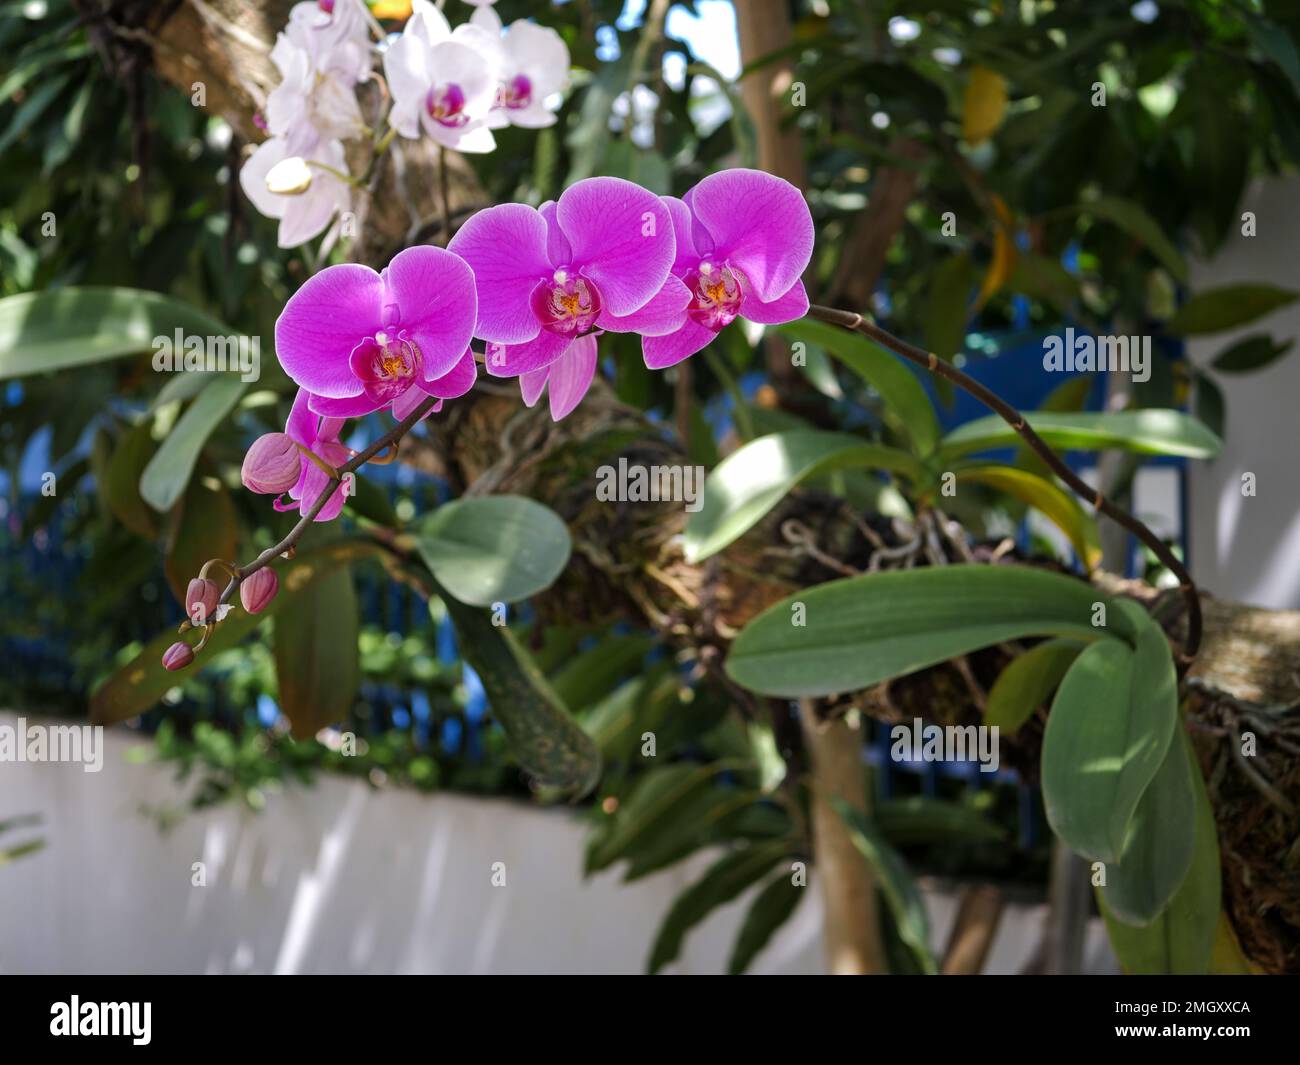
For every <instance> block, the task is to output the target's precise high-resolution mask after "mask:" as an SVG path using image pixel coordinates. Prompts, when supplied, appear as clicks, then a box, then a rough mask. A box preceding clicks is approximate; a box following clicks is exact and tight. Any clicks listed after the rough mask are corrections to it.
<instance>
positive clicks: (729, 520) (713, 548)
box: [684, 429, 921, 564]
mask: <svg viewBox="0 0 1300 1065" xmlns="http://www.w3.org/2000/svg"><path fill="white" fill-rule="evenodd" d="M845 467H871V468H877V469H886V470H894V471H896V472H900V473H904V474H906V475H908V476H909V477H919V476H920V472H921V471H920V464H919V463H918V462H917V461H916V459H914V458H913V457H912V456H911V455H909V454H908V453H907V452H906V451H900V450H898V449H897V448H891V447H885V446H883V445H881V444H872V443H868V442H867V441H865V440H863V439H862V438H861V437H858V436H852V435H850V434H849V433H830V432H822V431H820V430H816V429H791V430H788V431H786V432H782V433H773V434H772V435H771V436H763V437H759V439H757V440H752V441H750V442H749V443H748V444H746V445H745V446H744V447H742V448H739V449H737V450H736V451H733V452H732V453H731V454H730V455H728V456H727V457H726V458H725V459H723V460H722V461H721V462H720V463H718V465H717V467H716V468H715V469H714V470H712V471H711V472H710V473H709V475H708V477H707V478H706V479H705V482H704V497H703V501H702V504H701V506H700V509H699V510H697V511H695V512H694V513H691V514H689V515H688V516H687V519H686V530H685V537H684V539H685V544H686V559H687V561H688V562H691V563H692V564H693V563H696V562H702V561H703V560H704V559H706V558H708V557H710V556H711V555H715V554H717V553H718V552H719V551H721V550H722V549H723V548H724V547H726V546H727V545H728V544H730V543H732V542H733V541H735V540H737V539H738V538H739V537H740V536H742V535H743V534H744V533H745V532H746V531H748V530H749V529H750V528H752V527H753V526H754V525H756V524H757V523H758V522H759V521H760V520H761V519H762V517H763V515H764V514H766V513H767V512H768V511H769V510H771V509H772V508H773V507H774V506H776V505H777V503H779V502H780V501H781V500H782V499H784V498H785V496H786V494H787V493H788V492H789V491H790V489H792V488H793V487H794V486H795V485H797V484H798V483H799V482H800V481H803V480H805V479H807V478H809V477H813V476H816V475H818V474H824V473H827V472H828V471H830V470H833V469H843V468H845Z"/></svg>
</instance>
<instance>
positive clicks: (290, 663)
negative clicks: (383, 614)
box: [272, 569, 361, 739]
mask: <svg viewBox="0 0 1300 1065" xmlns="http://www.w3.org/2000/svg"><path fill="white" fill-rule="evenodd" d="M358 627H359V618H358V616H357V593H356V589H355V588H354V587H353V585H352V573H351V571H350V570H348V569H337V570H335V571H334V572H332V573H330V574H328V575H327V576H325V577H323V578H321V579H320V580H318V581H315V582H313V583H312V585H311V586H310V587H308V588H305V589H303V591H301V592H299V593H298V594H297V595H295V596H293V597H292V598H291V599H290V600H289V602H287V603H286V604H285V605H284V607H283V608H282V609H281V610H280V611H279V612H278V613H277V614H276V617H275V637H274V640H273V641H272V647H273V650H274V653H275V675H276V679H277V681H278V683H279V693H280V709H281V710H283V711H284V714H285V716H286V717H287V718H288V719H289V723H290V725H291V726H292V732H293V735H294V737H295V738H297V739H305V738H307V737H310V736H313V735H315V734H316V733H317V732H318V731H319V730H320V729H322V728H324V727H325V726H326V725H330V724H333V723H334V722H336V721H342V720H343V719H344V718H346V717H347V716H348V714H349V713H350V712H351V710H352V704H353V702H354V701H355V699H356V697H357V686H358V685H359V683H360V680H361V663H360V658H359V655H358V651H357V631H358Z"/></svg>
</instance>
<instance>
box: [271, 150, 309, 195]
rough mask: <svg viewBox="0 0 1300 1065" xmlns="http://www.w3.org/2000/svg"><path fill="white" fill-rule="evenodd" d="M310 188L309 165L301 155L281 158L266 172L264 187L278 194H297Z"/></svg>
mask: <svg viewBox="0 0 1300 1065" xmlns="http://www.w3.org/2000/svg"><path fill="white" fill-rule="evenodd" d="M309 188H311V167H309V166H308V165H307V160H306V159H304V158H303V157H302V156H301V155H291V156H289V157H288V158H287V159H281V160H280V161H279V162H278V163H276V164H275V166H273V167H271V169H270V170H268V171H267V172H266V189H267V191H268V192H274V193H275V194H276V195H278V196H298V195H301V194H302V193H304V192H306V191H307V190H308V189H309Z"/></svg>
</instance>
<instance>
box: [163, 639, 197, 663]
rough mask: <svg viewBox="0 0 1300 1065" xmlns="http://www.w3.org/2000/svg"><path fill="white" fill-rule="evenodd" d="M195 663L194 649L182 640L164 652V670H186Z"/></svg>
mask: <svg viewBox="0 0 1300 1065" xmlns="http://www.w3.org/2000/svg"><path fill="white" fill-rule="evenodd" d="M193 661H194V648H192V647H191V646H190V645H189V644H187V643H185V642H184V641H182V640H177V641H176V642H175V643H174V644H172V645H171V646H170V647H169V648H167V650H165V651H164V652H163V656H162V664H163V669H169V670H177V669H184V668H185V667H186V666H188V665H189V664H190V663H191V662H193Z"/></svg>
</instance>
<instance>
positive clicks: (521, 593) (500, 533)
mask: <svg viewBox="0 0 1300 1065" xmlns="http://www.w3.org/2000/svg"><path fill="white" fill-rule="evenodd" d="M416 536H417V545H418V547H419V549H420V554H421V556H422V557H423V558H424V561H425V563H426V564H427V565H428V567H429V569H431V570H432V571H433V575H434V576H435V577H436V578H437V579H438V582H439V583H440V584H442V585H443V586H444V587H446V589H447V590H448V591H449V592H450V593H451V594H452V595H453V596H455V597H456V598H457V599H459V600H460V601H461V602H462V603H467V604H469V605H470V606H491V605H492V604H493V603H515V602H518V601H519V600H520V599H527V598H528V597H529V596H530V595H535V594H536V593H537V592H540V591H542V590H543V589H545V588H548V587H550V585H551V584H552V583H553V582H554V581H555V578H556V577H558V576H559V575H560V573H561V572H562V571H563V570H564V567H565V566H566V565H567V564H568V562H569V551H570V549H571V541H570V539H569V530H568V529H567V528H565V525H564V522H563V521H561V520H560V518H559V515H557V514H556V513H555V511H553V510H551V508H550V507H547V506H543V505H542V504H541V503H535V502H534V501H533V500H531V499H525V498H524V497H523V496H472V497H470V498H468V499H457V500H455V501H453V502H451V503H444V504H443V505H442V506H440V507H439V508H438V509H437V510H435V511H434V512H433V513H432V514H430V515H429V516H428V517H427V518H425V519H424V521H422V522H421V523H420V524H419V527H418V528H417V530H416Z"/></svg>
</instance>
